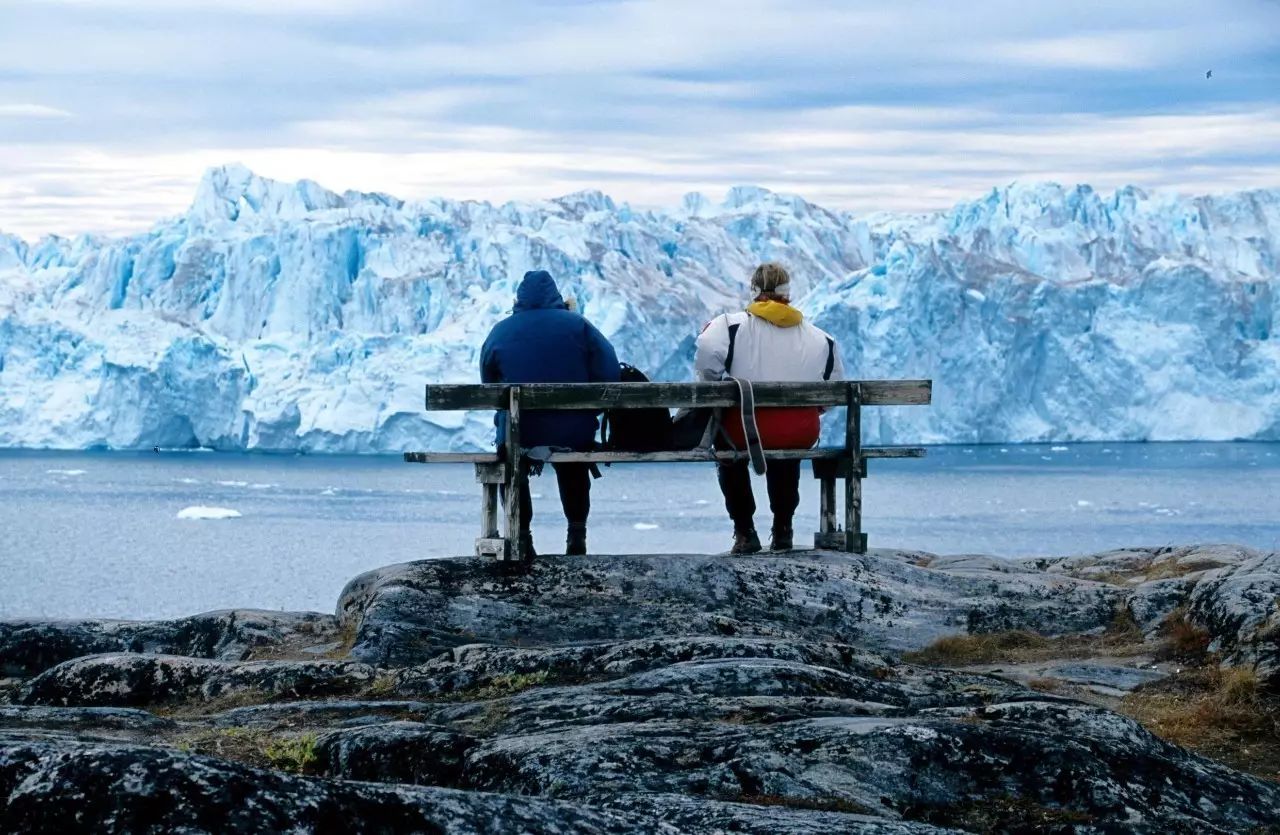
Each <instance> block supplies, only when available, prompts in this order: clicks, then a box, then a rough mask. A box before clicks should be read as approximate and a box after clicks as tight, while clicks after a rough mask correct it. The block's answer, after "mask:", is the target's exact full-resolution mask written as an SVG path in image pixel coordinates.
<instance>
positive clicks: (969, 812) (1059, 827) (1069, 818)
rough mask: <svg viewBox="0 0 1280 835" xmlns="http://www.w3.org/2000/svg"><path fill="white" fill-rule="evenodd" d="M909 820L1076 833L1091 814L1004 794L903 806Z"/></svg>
mask: <svg viewBox="0 0 1280 835" xmlns="http://www.w3.org/2000/svg"><path fill="white" fill-rule="evenodd" d="M902 816H903V817H904V818H906V819H908V820H914V821H921V822H924V823H931V824H934V825H935V826H953V827H956V828H958V829H964V830H967V831H970V832H1075V831H1076V827H1078V826H1081V825H1085V826H1087V825H1089V824H1092V823H1094V818H1093V816H1092V815H1089V814H1086V813H1084V812H1080V811H1077V810H1074V809H1064V808H1062V807H1060V806H1045V805H1042V804H1040V803H1036V802H1035V801H1034V800H1030V799H1028V798H1025V797H1014V796H1012V795H1006V796H1003V797H988V798H982V799H980V800H975V801H973V802H971V803H966V804H963V805H959V806H950V807H946V808H921V807H915V808H910V809H904V810H903V812H902Z"/></svg>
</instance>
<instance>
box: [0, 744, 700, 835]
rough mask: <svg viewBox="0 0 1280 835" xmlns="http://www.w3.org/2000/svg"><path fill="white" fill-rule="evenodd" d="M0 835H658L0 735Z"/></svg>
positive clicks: (491, 800)
mask: <svg viewBox="0 0 1280 835" xmlns="http://www.w3.org/2000/svg"><path fill="white" fill-rule="evenodd" d="M0 798H2V799H3V800H4V803H5V805H4V807H3V812H4V814H3V815H2V816H0V825H2V826H3V829H4V831H6V832H23V833H50V835H55V833H56V835H65V833H73V832H95V833H97V832H121V833H131V835H132V833H165V832H183V833H223V832H297V833H313V832H336V831H342V832H353V833H361V832H379V833H394V832H405V833H410V832H441V833H456V835H466V834H467V833H475V834H476V835H488V833H495V835H496V834H497V833H510V834H511V835H525V834H526V833H528V834H529V835H533V833H563V832H582V833H655V832H657V833H668V835H676V833H677V832H678V830H676V829H675V828H674V827H670V826H666V825H662V824H657V823H655V822H653V821H652V820H649V819H648V818H647V817H645V818H642V817H641V816H639V815H636V814H634V813H633V814H631V815H627V814H625V813H624V812H620V811H611V810H593V809H585V808H581V807H579V806H576V805H573V804H568V803H557V802H554V801H549V800H541V799H536V798H527V797H521V798H517V797H510V796H504V795H495V794H486V793H481V792H460V791H451V790H449V789H439V788H419V787H404V786H378V785H372V784H369V783H350V782H341V781H331V780H318V779H308V778H303V777H292V776H288V775H285V774H281V773H279V772H273V771H265V770H261V769H255V768H249V767H247V766H242V765H237V764H234V763H228V762H225V761H222V760H216V759H211V758H208V757H200V756H191V755H187V754H181V753H178V752H176V751H170V750H165V749H159V748H149V747H144V746H125V745H106V744H92V743H77V742H71V741H66V740H39V741H31V740H26V739H13V738H11V737H6V736H5V735H3V734H0Z"/></svg>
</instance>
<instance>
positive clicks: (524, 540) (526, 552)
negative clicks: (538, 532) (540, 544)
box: [520, 531, 538, 562]
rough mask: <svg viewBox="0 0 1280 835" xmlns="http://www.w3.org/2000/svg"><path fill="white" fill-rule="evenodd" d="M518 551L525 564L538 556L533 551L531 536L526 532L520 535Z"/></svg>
mask: <svg viewBox="0 0 1280 835" xmlns="http://www.w3.org/2000/svg"><path fill="white" fill-rule="evenodd" d="M520 551H521V552H522V554H523V556H524V561H525V562H530V561H531V560H532V559H533V558H534V557H536V556H538V552H537V551H535V550H533V534H531V533H529V532H528V531H525V532H524V533H522V534H520Z"/></svg>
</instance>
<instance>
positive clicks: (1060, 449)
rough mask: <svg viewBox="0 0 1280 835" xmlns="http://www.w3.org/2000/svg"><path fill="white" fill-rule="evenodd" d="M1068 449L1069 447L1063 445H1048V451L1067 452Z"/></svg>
mask: <svg viewBox="0 0 1280 835" xmlns="http://www.w3.org/2000/svg"><path fill="white" fill-rule="evenodd" d="M1069 450H1070V448H1069V447H1065V446H1051V447H1049V451H1050V452H1068V451H1069Z"/></svg>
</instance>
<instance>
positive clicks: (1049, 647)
mask: <svg viewBox="0 0 1280 835" xmlns="http://www.w3.org/2000/svg"><path fill="white" fill-rule="evenodd" d="M1149 650H1150V647H1148V646H1146V645H1144V643H1143V638H1142V630H1141V629H1139V628H1138V625H1137V624H1136V623H1135V622H1134V620H1133V617H1132V616H1131V615H1130V614H1129V613H1128V611H1127V610H1123V609H1122V610H1119V611H1118V612H1117V613H1116V615H1115V617H1114V618H1113V619H1112V621H1111V623H1110V625H1108V627H1107V629H1106V630H1105V631H1104V632H1102V633H1100V634H1096V635H1061V636H1057V637H1046V636H1044V635H1040V634H1037V633H1035V632H1030V631H1028V630H1025V629H1013V630H1008V631H1005V632H985V633H978V634H971V635H947V636H944V637H942V638H939V639H938V640H936V641H934V642H933V643H931V644H929V645H928V646H927V647H924V648H923V649H920V650H916V651H915V652H908V653H904V654H903V656H902V660H903V661H906V662H907V663H909V664H927V665H932V666H943V667H966V666H971V665H974V664H996V663H1022V662H1034V661H1051V660H1055V659H1059V658H1092V657H1096V656H1099V655H1105V656H1113V657H1124V656H1129V655H1140V654H1142V653H1143V652H1146V651H1149Z"/></svg>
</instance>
